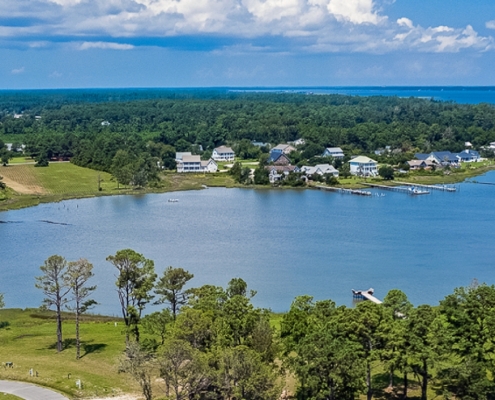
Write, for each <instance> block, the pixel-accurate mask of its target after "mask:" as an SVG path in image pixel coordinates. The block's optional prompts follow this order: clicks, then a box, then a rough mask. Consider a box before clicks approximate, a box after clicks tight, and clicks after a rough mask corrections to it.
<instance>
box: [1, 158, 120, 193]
mask: <svg viewBox="0 0 495 400" xmlns="http://www.w3.org/2000/svg"><path fill="white" fill-rule="evenodd" d="M0 174H1V175H2V176H4V177H6V178H9V179H11V180H13V181H15V182H18V183H19V184H21V185H24V186H28V187H29V186H38V187H41V188H43V190H44V193H46V194H83V195H84V194H88V195H89V194H96V193H98V175H100V179H101V188H102V191H106V192H108V191H112V190H114V189H115V188H116V187H117V184H116V183H115V182H113V181H111V177H112V176H111V175H110V174H108V173H106V172H99V171H95V170H92V169H89V168H82V167H78V166H77V165H74V164H71V163H50V164H49V166H48V167H39V168H37V167H35V166H34V165H31V164H30V165H11V166H8V167H2V168H0Z"/></svg>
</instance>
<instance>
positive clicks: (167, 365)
mask: <svg viewBox="0 0 495 400" xmlns="http://www.w3.org/2000/svg"><path fill="white" fill-rule="evenodd" d="M159 363H160V377H161V378H162V379H163V380H164V382H165V386H166V395H167V396H169V395H170V393H172V396H173V399H175V400H186V399H192V398H198V396H199V394H201V393H203V392H205V391H206V389H207V388H208V386H209V385H210V382H211V380H212V378H211V377H210V370H209V367H208V364H207V362H206V357H205V356H204V355H203V354H201V352H200V351H199V350H196V349H194V348H193V347H191V345H190V344H189V343H187V342H185V341H183V340H177V339H172V340H169V341H167V342H166V343H165V345H164V348H163V351H162V354H161V355H160V358H159Z"/></svg>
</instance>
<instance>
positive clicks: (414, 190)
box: [362, 182, 430, 196]
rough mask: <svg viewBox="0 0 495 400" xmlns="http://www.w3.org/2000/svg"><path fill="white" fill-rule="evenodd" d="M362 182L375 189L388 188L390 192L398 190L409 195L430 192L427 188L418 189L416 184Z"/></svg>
mask: <svg viewBox="0 0 495 400" xmlns="http://www.w3.org/2000/svg"><path fill="white" fill-rule="evenodd" d="M362 184H363V185H365V186H369V187H372V188H375V189H381V190H388V191H392V192H399V193H404V194H409V195H411V196H418V195H423V194H430V191H429V190H421V189H418V188H416V185H415V186H414V187H401V186H385V185H375V184H373V183H364V182H363V183H362Z"/></svg>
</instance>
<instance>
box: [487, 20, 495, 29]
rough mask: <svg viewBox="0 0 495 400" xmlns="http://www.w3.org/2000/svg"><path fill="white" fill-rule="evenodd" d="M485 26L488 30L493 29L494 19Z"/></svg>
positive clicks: (494, 27)
mask: <svg viewBox="0 0 495 400" xmlns="http://www.w3.org/2000/svg"><path fill="white" fill-rule="evenodd" d="M485 25H486V27H487V28H488V29H495V19H494V20H491V21H488V22H487V23H486V24H485Z"/></svg>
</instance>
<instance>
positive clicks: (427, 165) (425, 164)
mask: <svg viewBox="0 0 495 400" xmlns="http://www.w3.org/2000/svg"><path fill="white" fill-rule="evenodd" d="M407 164H408V165H409V169H410V170H411V171H416V170H418V169H431V168H432V167H433V166H434V165H435V164H434V163H432V162H431V161H427V160H411V161H408V162H407Z"/></svg>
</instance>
